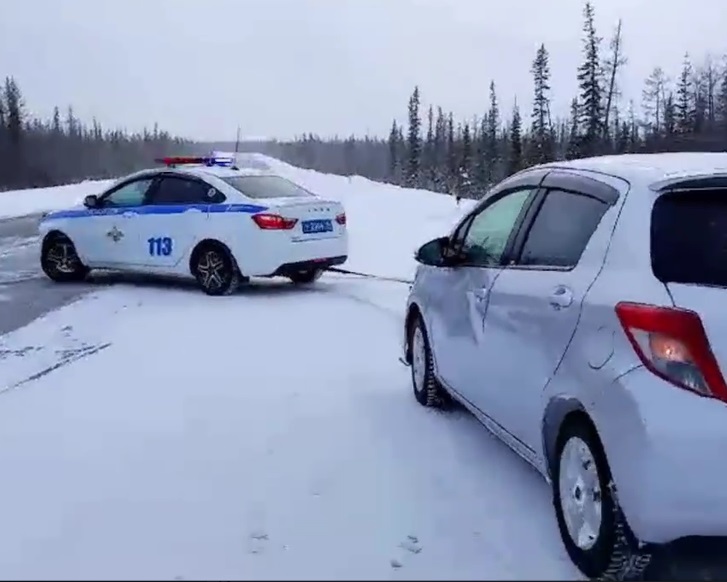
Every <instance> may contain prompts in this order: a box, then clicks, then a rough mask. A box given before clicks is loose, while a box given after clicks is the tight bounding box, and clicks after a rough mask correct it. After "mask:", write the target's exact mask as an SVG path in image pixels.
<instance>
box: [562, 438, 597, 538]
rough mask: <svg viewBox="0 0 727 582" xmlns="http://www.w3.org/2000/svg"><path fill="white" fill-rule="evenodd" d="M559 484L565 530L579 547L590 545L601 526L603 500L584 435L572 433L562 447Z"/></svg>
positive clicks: (592, 459) (594, 463) (595, 468)
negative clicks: (582, 437)
mask: <svg viewBox="0 0 727 582" xmlns="http://www.w3.org/2000/svg"><path fill="white" fill-rule="evenodd" d="M558 486H559V491H560V503H561V508H562V510H563V519H564V521H565V525H566V528H567V529H568V534H569V535H570V537H571V539H572V540H573V543H575V544H576V546H578V547H579V548H580V549H582V550H589V549H591V548H592V547H593V545H594V544H595V543H596V541H597V540H598V532H599V530H600V529H601V518H602V516H601V511H602V506H603V504H602V495H601V482H600V480H599V478H598V469H597V467H596V460H595V458H594V457H593V453H592V452H591V449H590V448H589V447H588V445H587V444H586V443H585V441H584V440H583V439H581V438H578V437H572V438H570V439H569V440H568V442H566V444H565V447H563V452H562V453H561V458H560V473H559V475H558Z"/></svg>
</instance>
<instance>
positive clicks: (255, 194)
mask: <svg viewBox="0 0 727 582" xmlns="http://www.w3.org/2000/svg"><path fill="white" fill-rule="evenodd" d="M222 180H223V181H225V182H226V183H227V184H229V185H230V186H232V187H233V188H235V190H239V191H240V192H242V193H243V194H244V195H245V196H247V197H248V198H306V197H311V196H313V194H311V193H310V192H308V190H306V189H304V188H301V187H300V186H298V185H297V184H294V183H293V182H291V181H290V180H286V179H285V178H281V177H280V176H232V177H225V178H222Z"/></svg>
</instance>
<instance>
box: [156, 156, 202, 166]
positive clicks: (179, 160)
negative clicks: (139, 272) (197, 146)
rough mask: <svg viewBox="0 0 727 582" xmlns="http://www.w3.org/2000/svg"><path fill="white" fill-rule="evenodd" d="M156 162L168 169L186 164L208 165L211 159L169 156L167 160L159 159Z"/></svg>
mask: <svg viewBox="0 0 727 582" xmlns="http://www.w3.org/2000/svg"><path fill="white" fill-rule="evenodd" d="M154 161H155V162H156V163H157V164H164V165H165V166H167V167H173V166H182V165H185V164H206V163H208V162H209V158H208V157H200V156H168V157H166V158H157V159H155V160H154Z"/></svg>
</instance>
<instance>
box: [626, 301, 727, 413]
mask: <svg viewBox="0 0 727 582" xmlns="http://www.w3.org/2000/svg"><path fill="white" fill-rule="evenodd" d="M616 315H617V316H618V318H619V321H620V322H621V325H622V326H623V328H624V331H625V332H626V336H627V337H628V339H629V341H630V342H631V345H632V346H633V348H634V350H635V351H636V355H637V356H638V357H639V359H640V360H641V362H642V363H643V364H644V366H645V367H646V368H647V369H648V370H649V371H651V372H652V373H653V374H655V375H657V376H659V377H660V378H662V379H664V380H666V381H667V382H670V383H671V384H674V385H675V386H678V387H679V388H684V389H686V390H691V391H692V392H696V393H697V394H701V395H702V396H710V397H714V398H719V399H720V400H723V401H727V384H725V380H724V376H723V375H722V371H721V370H720V368H719V364H718V363H717V359H716V358H715V357H714V354H713V353H712V348H711V347H710V345H709V340H708V339H707V333H706V331H705V330H704V326H703V325H702V320H701V319H700V318H699V315H697V314H696V313H695V312H693V311H689V310H686V309H677V308H674V307H658V306H655V305H645V304H641V303H626V302H622V303H619V304H618V305H616Z"/></svg>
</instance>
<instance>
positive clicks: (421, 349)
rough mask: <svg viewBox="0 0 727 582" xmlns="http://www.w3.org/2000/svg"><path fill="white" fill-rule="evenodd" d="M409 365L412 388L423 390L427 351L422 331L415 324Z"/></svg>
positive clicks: (418, 390)
mask: <svg viewBox="0 0 727 582" xmlns="http://www.w3.org/2000/svg"><path fill="white" fill-rule="evenodd" d="M411 356H412V357H411V366H412V371H413V376H414V388H415V389H416V391H417V392H421V391H422V390H424V377H425V374H426V371H427V352H426V347H425V344H424V332H423V331H422V328H421V327H420V326H419V325H417V326H416V328H415V329H414V336H413V337H412V341H411Z"/></svg>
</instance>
